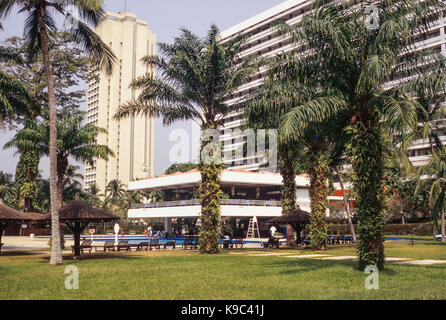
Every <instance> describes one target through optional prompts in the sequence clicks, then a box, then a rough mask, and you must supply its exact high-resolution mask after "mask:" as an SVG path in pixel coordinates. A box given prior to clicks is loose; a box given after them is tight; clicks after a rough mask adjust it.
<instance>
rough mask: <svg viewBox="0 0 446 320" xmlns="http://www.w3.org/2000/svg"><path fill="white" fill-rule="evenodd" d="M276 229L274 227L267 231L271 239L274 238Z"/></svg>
mask: <svg viewBox="0 0 446 320" xmlns="http://www.w3.org/2000/svg"><path fill="white" fill-rule="evenodd" d="M276 230H277V229H276V227H275V226H272V227H271V228H270V229H269V232H270V233H271V236H272V237H274V234H275V233H276Z"/></svg>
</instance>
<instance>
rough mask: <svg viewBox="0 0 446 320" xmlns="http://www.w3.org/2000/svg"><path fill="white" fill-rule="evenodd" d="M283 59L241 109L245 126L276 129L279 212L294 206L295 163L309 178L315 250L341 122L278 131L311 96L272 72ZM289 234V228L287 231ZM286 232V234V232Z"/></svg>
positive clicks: (323, 234)
mask: <svg viewBox="0 0 446 320" xmlns="http://www.w3.org/2000/svg"><path fill="white" fill-rule="evenodd" d="M281 61H283V56H282V55H280V56H278V57H277V58H276V59H275V61H272V62H271V69H270V71H269V72H268V77H267V80H266V81H265V83H264V84H263V86H262V87H261V88H260V89H259V90H258V91H257V92H256V93H254V94H253V95H252V97H251V99H250V104H249V105H248V106H247V108H246V109H245V115H246V117H247V119H248V123H249V125H252V126H255V125H257V126H258V125H261V126H263V127H268V128H278V129H279V147H278V150H279V152H278V158H279V165H280V172H281V174H282V177H283V187H282V208H283V210H282V213H288V212H290V211H292V210H294V208H295V206H296V201H295V197H296V185H295V180H294V179H295V177H296V173H295V172H296V161H297V162H298V163H300V164H302V163H304V164H305V170H307V172H308V173H309V175H310V188H309V191H310V200H311V214H310V230H311V239H312V246H313V249H315V250H321V249H323V248H324V247H326V240H327V237H328V234H327V232H328V229H327V225H326V222H325V216H326V211H327V209H328V185H327V179H328V175H329V159H328V155H329V151H330V150H331V149H333V146H334V145H335V142H336V141H335V140H336V139H335V138H336V137H337V135H336V134H335V133H336V132H338V131H339V126H342V124H343V123H344V122H345V120H343V119H341V118H340V117H339V118H338V119H336V121H335V119H330V121H325V122H324V123H323V124H322V125H321V124H319V123H315V124H313V125H312V126H307V127H306V129H305V132H304V133H303V134H302V135H296V136H292V135H290V134H287V133H286V132H284V131H283V130H282V126H281V119H282V118H283V117H284V116H285V115H286V114H287V113H288V112H290V111H291V110H292V108H293V107H294V106H296V105H299V104H302V103H304V102H306V101H309V100H310V99H312V98H313V97H314V96H315V94H316V93H315V92H314V91H313V90H309V89H308V88H306V87H305V86H304V85H302V84H301V83H300V82H299V81H296V79H295V78H294V77H289V76H287V75H285V76H282V74H280V73H276V68H275V67H274V65H275V64H277V63H279V64H280V63H281ZM343 121H344V122H343ZM287 230H289V231H291V230H292V229H291V226H289V227H288V228H287ZM289 231H287V232H289Z"/></svg>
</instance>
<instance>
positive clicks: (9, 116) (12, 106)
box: [0, 47, 39, 127]
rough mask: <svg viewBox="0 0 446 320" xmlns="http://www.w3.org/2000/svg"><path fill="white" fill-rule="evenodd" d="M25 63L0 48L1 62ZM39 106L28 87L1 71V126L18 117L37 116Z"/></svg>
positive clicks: (15, 55) (5, 49) (8, 51)
mask: <svg viewBox="0 0 446 320" xmlns="http://www.w3.org/2000/svg"><path fill="white" fill-rule="evenodd" d="M10 61H14V62H15V63H20V64H21V63H23V61H22V59H21V58H20V56H19V55H17V54H14V53H13V52H11V51H10V50H8V49H7V48H4V47H0V62H10ZM38 112H39V106H38V104H37V102H36V101H35V99H34V97H33V96H32V95H31V93H30V92H29V90H28V88H26V86H25V85H24V84H23V83H22V82H20V81H18V80H17V79H14V78H13V77H11V76H10V75H8V74H7V73H5V72H4V71H2V70H0V126H2V127H4V122H5V121H10V120H14V119H16V118H17V117H18V116H30V115H36V114H37V113H38Z"/></svg>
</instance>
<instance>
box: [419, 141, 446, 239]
mask: <svg viewBox="0 0 446 320" xmlns="http://www.w3.org/2000/svg"><path fill="white" fill-rule="evenodd" d="M423 176H427V178H426V177H423ZM418 177H419V180H418V181H419V182H418V185H417V189H416V193H418V192H419V189H420V187H421V185H422V184H429V183H432V186H431V189H430V192H429V206H430V207H431V218H432V221H433V223H434V226H435V229H436V230H438V220H439V219H440V220H441V241H442V242H446V238H445V221H444V220H445V218H444V215H445V210H446V148H445V147H443V146H440V147H437V148H435V150H434V153H433V155H432V157H431V159H430V160H429V162H428V163H427V164H426V165H425V166H423V167H421V168H420V169H419V173H418Z"/></svg>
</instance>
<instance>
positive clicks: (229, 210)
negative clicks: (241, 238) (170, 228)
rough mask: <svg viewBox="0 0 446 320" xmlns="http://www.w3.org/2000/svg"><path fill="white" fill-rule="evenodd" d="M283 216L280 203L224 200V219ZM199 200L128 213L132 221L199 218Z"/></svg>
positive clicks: (145, 206)
mask: <svg viewBox="0 0 446 320" xmlns="http://www.w3.org/2000/svg"><path fill="white" fill-rule="evenodd" d="M281 214H282V207H281V205H280V201H274V200H244V199H222V200H221V216H222V217H254V216H257V217H278V216H280V215H281ZM200 215H201V205H200V202H199V200H182V201H166V202H154V203H146V204H136V205H133V206H132V208H131V209H130V210H129V211H128V217H129V218H130V219H141V218H186V217H188V218H192V217H193V218H198V217H200Z"/></svg>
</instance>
